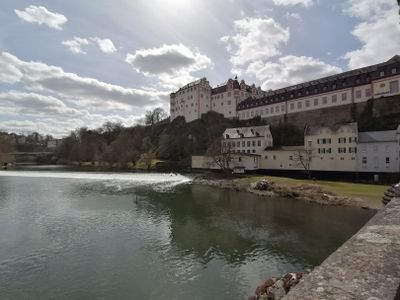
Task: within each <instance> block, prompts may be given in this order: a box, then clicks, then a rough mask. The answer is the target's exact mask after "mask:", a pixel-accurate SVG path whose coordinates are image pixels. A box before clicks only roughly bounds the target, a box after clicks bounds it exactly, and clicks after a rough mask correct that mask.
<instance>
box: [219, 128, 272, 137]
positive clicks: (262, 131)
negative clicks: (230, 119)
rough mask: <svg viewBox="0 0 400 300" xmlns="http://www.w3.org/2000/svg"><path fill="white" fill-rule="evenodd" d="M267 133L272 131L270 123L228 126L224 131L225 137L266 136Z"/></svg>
mask: <svg viewBox="0 0 400 300" xmlns="http://www.w3.org/2000/svg"><path fill="white" fill-rule="evenodd" d="M267 133H270V130H269V125H264V126H251V127H238V128H227V129H226V130H225V131H224V134H223V135H224V138H229V139H239V138H251V137H265V136H266V135H267Z"/></svg>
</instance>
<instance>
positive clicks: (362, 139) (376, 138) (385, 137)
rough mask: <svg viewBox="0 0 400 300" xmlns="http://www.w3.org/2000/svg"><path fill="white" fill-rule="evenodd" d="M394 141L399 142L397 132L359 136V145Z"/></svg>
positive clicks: (377, 132) (366, 133) (363, 133)
mask: <svg viewBox="0 0 400 300" xmlns="http://www.w3.org/2000/svg"><path fill="white" fill-rule="evenodd" d="M393 141H397V131H396V130H386V131H369V132H360V133H359V134H358V142H359V143H377V142H393Z"/></svg>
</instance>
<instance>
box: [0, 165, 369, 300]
mask: <svg viewBox="0 0 400 300" xmlns="http://www.w3.org/2000/svg"><path fill="white" fill-rule="evenodd" d="M372 214H373V212H370V211H365V210H362V209H358V208H350V207H326V206H321V205H318V204H312V203H305V202H302V201H298V200H293V199H284V198H273V199H266V198H260V197H257V196H255V195H251V194H247V193H239V192H234V191H230V190H223V189H218V188H211V187H207V186H199V185H195V184H192V182H191V179H190V177H187V176H184V175H180V174H157V173H110V172H76V171H72V170H71V169H64V168H62V167H53V168H43V167H30V168H29V169H27V170H15V171H0V228H2V234H1V235H0V245H1V247H0V294H1V295H2V297H3V298H7V299H26V298H38V299H44V298H45V299H48V298H56V299H78V298H91V299H92V298H114V299H189V298H195V299H196V298H199V299H245V298H246V297H247V296H248V295H251V294H253V292H254V290H255V288H256V286H257V285H258V284H260V283H261V282H262V281H263V280H264V279H265V278H267V277H271V276H280V275H282V274H285V273H287V272H290V271H304V270H306V269H309V268H313V267H314V266H316V265H319V264H320V263H321V262H322V261H323V260H324V259H325V258H326V257H327V256H328V255H329V254H331V253H332V252H334V251H335V250H336V249H337V248H338V247H339V246H340V245H341V244H342V243H343V242H345V241H346V240H347V239H348V238H349V237H351V236H352V235H353V234H354V233H355V232H356V231H357V230H358V229H359V228H361V227H362V226H363V224H364V223H365V222H366V221H367V220H368V219H369V218H370V217H371V216H372Z"/></svg>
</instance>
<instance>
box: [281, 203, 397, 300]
mask: <svg viewBox="0 0 400 300" xmlns="http://www.w3.org/2000/svg"><path fill="white" fill-rule="evenodd" d="M399 285H400V199H399V198H395V199H393V200H392V201H391V202H390V203H389V204H388V205H387V206H385V207H384V208H382V209H381V210H380V211H379V212H378V213H377V214H376V215H375V216H374V217H373V218H372V219H371V220H370V221H369V222H368V223H367V224H366V225H365V226H364V227H363V228H362V229H361V230H360V231H359V232H358V233H356V234H355V235H354V236H353V237H352V238H351V239H350V240H348V241H347V242H346V243H345V244H343V245H342V246H341V247H340V248H339V249H338V250H337V251H335V252H334V253H333V254H331V255H330V256H329V257H328V258H327V259H326V260H325V261H324V262H323V263H322V264H321V265H320V266H319V267H316V268H315V269H314V270H313V271H312V272H311V273H310V274H309V275H308V276H306V278H305V279H304V280H303V281H301V282H300V283H299V284H298V285H297V286H296V287H294V288H293V289H292V290H291V291H290V292H289V293H288V294H287V295H286V296H285V297H284V298H282V299H285V300H310V299H314V300H317V299H321V300H322V299H324V300H328V299H332V300H333V299H334V300H346V299H360V300H378V299H379V300H386V299H387V300H389V299H390V300H393V299H395V297H396V292H397V290H398V288H399Z"/></svg>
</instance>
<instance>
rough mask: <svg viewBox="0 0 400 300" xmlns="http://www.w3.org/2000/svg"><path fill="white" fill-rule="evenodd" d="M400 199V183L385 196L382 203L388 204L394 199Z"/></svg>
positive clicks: (392, 187)
mask: <svg viewBox="0 0 400 300" xmlns="http://www.w3.org/2000/svg"><path fill="white" fill-rule="evenodd" d="M399 197H400V183H396V184H393V185H392V186H391V187H390V188H389V189H388V190H387V191H386V192H385V194H384V195H383V197H382V203H383V204H384V205H386V204H388V203H389V202H390V201H391V200H392V199H393V198H399Z"/></svg>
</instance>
